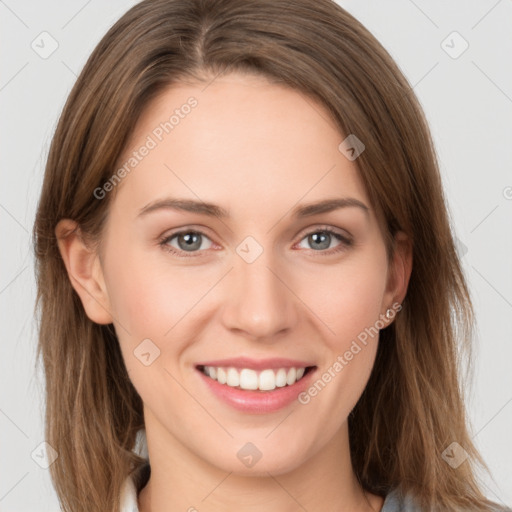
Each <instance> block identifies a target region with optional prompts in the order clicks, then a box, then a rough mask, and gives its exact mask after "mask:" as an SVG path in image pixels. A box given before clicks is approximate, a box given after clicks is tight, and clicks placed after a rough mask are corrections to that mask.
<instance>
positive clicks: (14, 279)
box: [0, 266, 28, 295]
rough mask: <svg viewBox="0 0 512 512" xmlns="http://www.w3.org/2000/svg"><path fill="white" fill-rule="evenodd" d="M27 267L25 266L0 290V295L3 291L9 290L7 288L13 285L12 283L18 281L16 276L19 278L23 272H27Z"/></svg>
mask: <svg viewBox="0 0 512 512" xmlns="http://www.w3.org/2000/svg"><path fill="white" fill-rule="evenodd" d="M27 268H28V266H25V267H23V268H22V269H21V270H20V271H19V272H18V273H17V274H16V275H15V276H14V277H13V278H12V279H11V280H10V281H9V282H8V283H7V284H6V285H5V286H4V287H3V288H2V289H1V290H0V295H2V293H4V292H5V290H7V288H9V286H11V284H12V283H14V281H16V279H18V276H20V275H21V274H22V273H23V272H24V271H25V270H27Z"/></svg>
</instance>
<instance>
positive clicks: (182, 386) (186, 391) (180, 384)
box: [164, 368, 234, 437]
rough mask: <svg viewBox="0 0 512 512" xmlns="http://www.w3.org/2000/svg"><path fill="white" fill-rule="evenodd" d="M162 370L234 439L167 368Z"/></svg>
mask: <svg viewBox="0 0 512 512" xmlns="http://www.w3.org/2000/svg"><path fill="white" fill-rule="evenodd" d="M164 370H165V371H166V372H167V373H168V374H169V375H170V376H171V377H172V379H173V380H174V382H176V384H178V385H179V386H180V387H181V389H183V391H185V393H187V394H188V395H189V396H190V398H192V399H193V400H194V401H195V402H196V403H197V405H199V406H200V407H202V409H203V410H204V412H206V414H208V416H210V418H212V420H213V421H215V423H217V425H219V426H220V427H221V428H222V430H224V432H226V434H228V436H230V437H234V436H233V434H231V432H230V431H229V430H228V429H227V428H226V427H225V426H224V425H223V424H222V423H220V421H218V420H217V419H216V418H215V416H213V414H212V413H211V412H210V411H208V409H207V408H206V407H205V406H204V405H203V404H202V403H201V402H200V401H199V400H198V399H197V398H196V397H195V396H194V395H193V394H192V393H191V392H190V391H189V390H188V389H187V388H186V387H185V386H184V385H183V384H182V383H181V382H180V381H179V380H178V379H176V377H174V375H173V374H172V373H171V372H170V371H169V370H168V369H167V368H164Z"/></svg>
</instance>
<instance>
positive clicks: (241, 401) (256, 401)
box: [196, 368, 316, 414]
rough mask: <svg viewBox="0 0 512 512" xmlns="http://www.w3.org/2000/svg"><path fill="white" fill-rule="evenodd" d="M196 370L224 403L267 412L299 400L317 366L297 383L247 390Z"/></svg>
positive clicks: (250, 411) (248, 409)
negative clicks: (270, 389) (218, 380)
mask: <svg viewBox="0 0 512 512" xmlns="http://www.w3.org/2000/svg"><path fill="white" fill-rule="evenodd" d="M196 370H197V371H198V372H199V374H200V375H201V377H202V379H203V381H204V382H205V384H206V385H207V386H208V388H209V389H210V390H211V391H212V392H213V394H214V395H216V396H217V397H218V398H220V399H221V400H222V401H223V402H224V403H227V404H228V405H230V406H231V407H233V408H235V409H237V410H239V411H242V412H248V413H254V414H266V413H270V412H275V411H279V410H280V409H283V408H284V407H287V406H288V405H290V404H291V403H292V402H294V401H295V400H297V396H298V395H299V394H300V393H302V392H303V391H304V390H305V389H306V388H307V387H308V386H309V383H310V381H311V376H312V375H313V374H314V373H315V370H316V368H312V369H310V370H309V371H308V373H307V374H306V375H304V377H302V379H300V380H298V381H297V382H296V383H295V384H292V385H291V386H284V387H282V388H275V389H274V390H272V391H246V390H243V389H237V388H232V387H231V386H228V385H227V384H220V383H219V382H217V381H216V380H214V379H212V378H210V377H207V376H206V375H205V374H204V373H203V372H202V371H201V370H199V369H197V368H196Z"/></svg>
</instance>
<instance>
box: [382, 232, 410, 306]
mask: <svg viewBox="0 0 512 512" xmlns="http://www.w3.org/2000/svg"><path fill="white" fill-rule="evenodd" d="M412 259H413V255H412V243H411V240H410V239H409V237H408V236H407V235H406V234H405V233H404V232H402V231H399V232H398V233H396V235H395V248H394V255H393V261H392V262H391V269H390V270H391V272H390V276H389V277H390V279H389V281H388V287H387V291H388V294H389V298H388V302H387V303H386V304H385V307H386V308H388V307H390V306H391V305H392V303H395V302H398V303H399V304H401V303H402V302H403V300H404V298H405V296H406V294H407V287H408V285H409V279H410V277H411V272H412Z"/></svg>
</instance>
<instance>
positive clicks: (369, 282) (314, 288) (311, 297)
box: [299, 247, 387, 350]
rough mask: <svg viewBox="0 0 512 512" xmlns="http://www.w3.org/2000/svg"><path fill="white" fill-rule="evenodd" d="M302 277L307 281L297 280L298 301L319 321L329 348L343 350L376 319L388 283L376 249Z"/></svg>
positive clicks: (373, 323)
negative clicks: (298, 286)
mask: <svg viewBox="0 0 512 512" xmlns="http://www.w3.org/2000/svg"><path fill="white" fill-rule="evenodd" d="M381 256H382V257H381ZM301 274H302V275H303V276H307V277H300V278H299V281H300V283H301V284H300V288H299V289H300V297H301V298H303V301H304V303H306V304H307V306H308V307H309V309H310V310H311V311H312V312H313V313H314V315H315V316H316V317H317V319H319V320H320V321H321V322H320V324H321V325H323V328H322V331H324V332H325V333H326V339H327V340H329V344H330V345H331V347H332V348H334V349H336V350H341V349H343V347H344V346H345V345H346V344H347V343H348V344H350V341H351V340H352V339H354V338H356V337H357V336H358V335H359V333H361V332H362V331H364V330H365V329H366V328H370V327H371V326H374V325H375V323H376V321H377V320H378V319H379V315H380V313H381V308H382V300H383V295H384V293H385V288H386V279H387V268H386V260H385V255H384V254H380V251H379V247H376V248H375V251H374V252H372V251H366V252H365V253H364V254H363V253H361V255H360V257H355V255H354V257H352V258H350V259H349V258H347V261H346V262H342V263H340V264H339V265H337V266H325V267H323V268H317V269H316V270H315V272H314V273H301Z"/></svg>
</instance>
